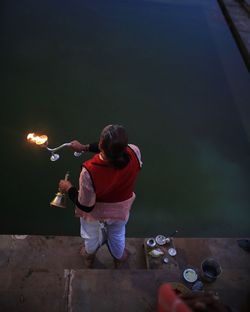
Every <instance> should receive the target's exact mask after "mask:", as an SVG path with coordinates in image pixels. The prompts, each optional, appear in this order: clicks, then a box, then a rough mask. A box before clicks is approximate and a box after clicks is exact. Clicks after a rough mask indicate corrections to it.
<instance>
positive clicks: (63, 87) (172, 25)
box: [0, 0, 250, 237]
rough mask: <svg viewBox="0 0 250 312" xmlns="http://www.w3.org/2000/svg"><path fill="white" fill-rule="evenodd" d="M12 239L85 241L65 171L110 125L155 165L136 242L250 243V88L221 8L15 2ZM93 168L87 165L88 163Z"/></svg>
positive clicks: (6, 44) (5, 46) (9, 59)
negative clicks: (67, 146)
mask: <svg viewBox="0 0 250 312" xmlns="http://www.w3.org/2000/svg"><path fill="white" fill-rule="evenodd" d="M1 6H2V9H1V12H2V13H1V39H2V41H1V51H0V54H1V60H2V70H1V76H2V79H3V83H2V84H1V85H2V92H1V104H2V105H1V116H2V122H1V126H2V127H1V128H2V136H3V142H4V143H3V144H2V151H1V163H2V179H1V180H2V183H1V184H2V186H1V190H2V196H1V218H0V232H1V233H6V234H7V233H16V234H25V233H26V234H51V235H54V234H59V235H78V232H79V223H78V222H79V221H78V219H76V218H75V217H74V214H73V206H72V205H71V204H70V203H69V204H68V209H66V210H60V209H52V208H50V206H49V202H50V200H51V199H52V198H53V197H54V193H55V192H56V190H57V183H58V180H59V179H60V178H62V177H64V175H65V172H66V171H67V170H70V172H71V179H72V180H73V182H74V183H75V184H77V181H78V174H79V169H80V166H81V163H82V161H83V158H80V159H79V158H75V157H74V156H73V155H72V153H71V151H69V150H62V151H61V152H60V156H61V157H60V160H58V161H57V162H50V160H49V154H48V152H47V151H45V150H41V149H39V148H37V147H35V146H32V145H30V144H28V143H27V142H26V139H25V138H26V135H27V133H29V132H40V133H44V134H47V135H48V136H49V140H50V146H51V147H55V146H58V145H60V144H62V143H64V142H68V141H70V140H72V139H78V140H80V141H81V142H82V143H89V142H92V141H96V140H97V139H98V136H99V133H100V131H101V129H102V128H103V127H104V126H105V125H107V124H110V123H120V124H123V125H125V126H126V127H127V129H128V132H129V136H130V142H131V143H135V144H137V145H138V146H139V147H140V148H141V151H142V155H143V161H144V168H143V171H142V172H141V175H140V177H139V179H138V183H137V187H136V193H137V200H136V202H135V204H134V207H133V210H132V214H131V218H130V222H129V225H128V232H127V235H128V236H151V235H153V236H154V235H156V234H170V233H171V232H173V231H174V230H175V229H178V230H179V236H194V237H195V236H196V237H197V236H249V235H250V212H249V205H250V192H249V185H250V161H249V160H250V159H249V158H250V157H249V156H250V154H249V140H248V134H249V133H250V131H249V128H248V122H249V120H250V113H249V108H248V105H249V95H250V79H249V73H248V71H247V69H246V67H245V64H244V62H243V60H242V57H241V54H240V52H239V50H238V48H237V46H236V44H235V42H234V39H233V37H232V35H231V33H230V30H229V28H228V26H227V24H226V22H225V20H224V18H223V16H222V14H221V12H220V9H219V7H218V4H217V2H216V1H201V0H197V1H195V0H193V1H186V0H179V1H178V0H177V1H170V0H169V1H164V0H162V1H142V0H140V1H139V0H138V1H136V0H133V1H132V0H131V1H129V0H126V1H125V0H124V1H122V0H113V1H101V0H100V1H97V0H91V1H90V0H89V1H85V0H82V1H80V0H79V1H77V0H73V1H59V0H58V1H53V0H52V1H51V0H50V1H49V0H45V1H32V0H23V1H19V0H12V1H7V0H6V1H3V2H2V5H1ZM86 157H87V156H84V159H86Z"/></svg>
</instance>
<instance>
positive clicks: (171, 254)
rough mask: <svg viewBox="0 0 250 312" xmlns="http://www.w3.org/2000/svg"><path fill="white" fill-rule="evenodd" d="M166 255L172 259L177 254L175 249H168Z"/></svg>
mask: <svg viewBox="0 0 250 312" xmlns="http://www.w3.org/2000/svg"><path fill="white" fill-rule="evenodd" d="M168 254H169V255H170V256H171V257H174V256H175V255H176V254H177V251H176V249H175V248H169V250H168Z"/></svg>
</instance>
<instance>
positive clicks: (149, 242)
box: [147, 237, 156, 248]
mask: <svg viewBox="0 0 250 312" xmlns="http://www.w3.org/2000/svg"><path fill="white" fill-rule="evenodd" d="M147 246H148V247H150V248H153V247H155V246H156V241H155V239H154V238H153V237H151V238H149V239H148V240H147Z"/></svg>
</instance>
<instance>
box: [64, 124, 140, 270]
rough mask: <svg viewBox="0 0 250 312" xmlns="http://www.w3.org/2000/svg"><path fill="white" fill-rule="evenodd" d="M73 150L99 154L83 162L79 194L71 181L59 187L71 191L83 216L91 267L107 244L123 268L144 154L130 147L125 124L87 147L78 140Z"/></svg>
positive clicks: (86, 255) (85, 248)
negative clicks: (126, 237)
mask: <svg viewBox="0 0 250 312" xmlns="http://www.w3.org/2000/svg"><path fill="white" fill-rule="evenodd" d="M71 148H72V149H73V150H74V151H77V152H83V151H84V152H93V153H95V155H94V156H93V157H92V158H91V159H89V160H87V161H85V162H84V163H83V167H82V171H81V174H80V178H79V191H78V190H77V189H76V188H75V187H74V186H73V185H72V183H71V182H70V181H66V180H61V181H60V183H59V188H60V190H61V191H63V192H67V193H68V195H69V198H70V199H71V200H72V201H73V202H74V203H75V205H76V215H77V216H79V217H80V223H81V237H82V238H83V239H84V246H83V248H82V249H81V255H82V256H84V259H85V264H86V266H87V267H89V268H90V267H92V266H93V262H94V259H95V254H96V252H97V250H98V248H99V247H100V246H102V244H104V243H107V246H108V248H109V251H110V253H111V255H112V256H113V258H114V261H115V266H116V267H119V266H121V264H122V263H124V262H125V261H126V260H127V258H128V256H129V253H128V250H127V249H126V248H125V228H126V224H127V222H128V219H129V212H130V209H131V206H132V204H133V202H134V200H135V193H134V191H133V190H134V185H135V182H136V178H137V175H138V173H139V171H140V169H141V167H142V161H141V153H140V150H139V148H138V147H137V146H136V145H133V144H128V136H127V133H126V130H125V128H124V127H123V126H121V125H109V126H106V127H105V128H104V129H103V130H102V132H101V135H100V139H99V142H98V143H93V144H87V145H83V144H81V143H80V142H78V141H76V140H74V141H72V142H71Z"/></svg>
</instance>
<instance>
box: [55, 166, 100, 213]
mask: <svg viewBox="0 0 250 312" xmlns="http://www.w3.org/2000/svg"><path fill="white" fill-rule="evenodd" d="M59 189H60V190H61V191H62V192H67V193H68V196H69V198H70V200H71V201H72V202H73V203H74V204H75V205H76V206H77V207H78V208H79V209H80V210H82V211H85V212H91V211H92V210H93V208H94V207H95V202H96V194H95V191H94V187H93V183H92V180H91V177H90V175H89V173H88V171H87V170H86V169H85V168H84V167H83V169H82V171H81V174H80V177H79V191H78V190H77V188H76V187H74V186H73V185H72V183H71V182H70V181H68V180H61V181H60V183H59Z"/></svg>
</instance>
